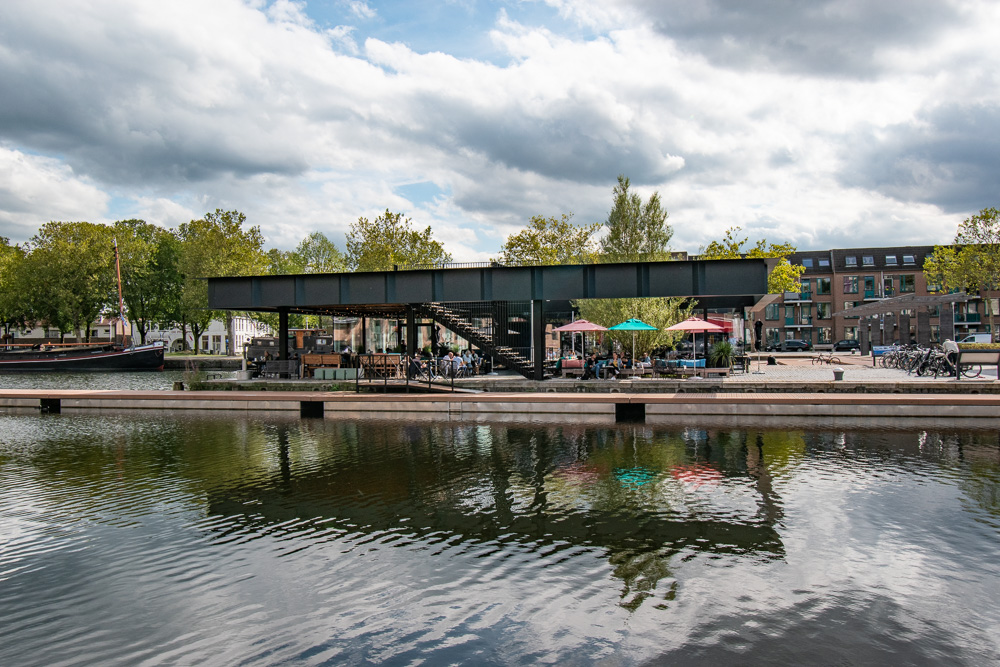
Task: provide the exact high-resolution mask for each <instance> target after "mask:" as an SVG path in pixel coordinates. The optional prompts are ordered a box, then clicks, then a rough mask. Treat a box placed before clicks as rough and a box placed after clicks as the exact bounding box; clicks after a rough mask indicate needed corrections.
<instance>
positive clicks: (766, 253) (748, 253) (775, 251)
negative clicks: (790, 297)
mask: <svg viewBox="0 0 1000 667" xmlns="http://www.w3.org/2000/svg"><path fill="white" fill-rule="evenodd" d="M739 232H740V228H739V227H730V228H729V229H727V230H726V236H725V238H724V239H722V241H712V242H711V243H709V244H708V246H707V247H705V248H703V249H702V251H701V255H700V256H701V259H742V258H744V257H746V258H750V259H766V258H779V260H780V261H779V262H778V264H777V265H776V266H775V267H774V268H773V269H771V272H770V273H769V274H768V276H767V291H768V292H769V293H771V294H778V293H780V292H798V291H799V290H800V289H801V283H800V282H799V277H800V276H801V275H802V273H803V272H804V271H805V270H806V267H804V266H800V265H798V264H792V263H791V262H789V261H788V255H791V254H792V253H793V252H795V247H794V246H793V245H791V244H789V243H771V244H769V243H768V242H767V240H766V239H760V240H759V241H757V242H756V243H755V244H754V245H753V246H752V247H750V248H748V247H747V246H746V244H747V241H748V240H749V239H748V238H747V237H743V238H742V239H737V238H736V235H737V234H739Z"/></svg>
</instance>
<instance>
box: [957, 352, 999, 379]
mask: <svg viewBox="0 0 1000 667" xmlns="http://www.w3.org/2000/svg"><path fill="white" fill-rule="evenodd" d="M963 366H997V367H998V368H1000V350H963V349H961V348H959V350H958V362H957V363H956V364H955V379H956V380H960V379H961V378H962V367H963Z"/></svg>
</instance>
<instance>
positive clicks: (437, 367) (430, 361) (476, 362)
mask: <svg viewBox="0 0 1000 667" xmlns="http://www.w3.org/2000/svg"><path fill="white" fill-rule="evenodd" d="M435 361H436V363H435ZM482 362H483V360H482V357H480V356H479V354H478V353H477V352H476V351H475V350H472V349H466V350H463V351H462V353H461V354H455V352H454V351H452V350H449V351H448V352H445V353H444V354H442V355H441V357H440V358H438V359H436V360H435V358H434V357H433V356H432V355H430V354H425V355H424V357H423V358H421V359H417V358H413V359H412V360H411V361H410V377H411V378H414V377H417V376H418V375H423V376H425V377H426V376H428V375H429V376H430V377H431V378H434V377H463V376H471V375H478V374H479V372H480V369H481V368H482Z"/></svg>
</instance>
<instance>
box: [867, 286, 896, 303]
mask: <svg viewBox="0 0 1000 667" xmlns="http://www.w3.org/2000/svg"><path fill="white" fill-rule="evenodd" d="M894 296H896V290H895V289H887V290H883V291H879V290H876V289H866V290H865V301H876V300H878V299H889V298H891V297H894Z"/></svg>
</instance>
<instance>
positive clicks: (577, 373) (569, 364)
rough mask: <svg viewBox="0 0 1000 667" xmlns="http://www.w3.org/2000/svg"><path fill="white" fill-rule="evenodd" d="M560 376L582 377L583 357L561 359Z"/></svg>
mask: <svg viewBox="0 0 1000 667" xmlns="http://www.w3.org/2000/svg"><path fill="white" fill-rule="evenodd" d="M560 368H561V369H562V377H564V378H568V377H583V359H563V361H562V365H561V367H560Z"/></svg>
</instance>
